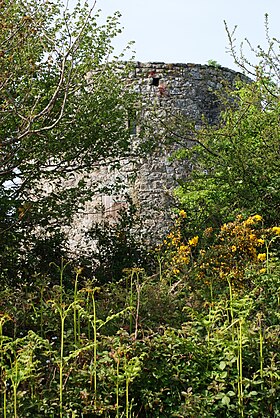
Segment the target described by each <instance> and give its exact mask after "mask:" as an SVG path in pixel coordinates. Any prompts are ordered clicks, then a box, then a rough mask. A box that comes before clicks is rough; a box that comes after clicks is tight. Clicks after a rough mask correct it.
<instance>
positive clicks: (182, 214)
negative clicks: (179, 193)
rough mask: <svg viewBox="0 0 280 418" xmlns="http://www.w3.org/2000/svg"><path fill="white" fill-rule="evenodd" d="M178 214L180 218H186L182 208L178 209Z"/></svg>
mask: <svg viewBox="0 0 280 418" xmlns="http://www.w3.org/2000/svg"><path fill="white" fill-rule="evenodd" d="M179 216H180V217H181V218H186V217H187V214H186V212H185V211H184V210H183V209H182V210H180V212H179Z"/></svg>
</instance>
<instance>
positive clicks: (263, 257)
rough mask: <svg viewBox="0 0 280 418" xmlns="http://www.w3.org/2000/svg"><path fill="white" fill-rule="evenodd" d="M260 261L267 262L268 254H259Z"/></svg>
mask: <svg viewBox="0 0 280 418" xmlns="http://www.w3.org/2000/svg"><path fill="white" fill-rule="evenodd" d="M258 260H260V261H265V260H266V254H265V253H260V254H258Z"/></svg>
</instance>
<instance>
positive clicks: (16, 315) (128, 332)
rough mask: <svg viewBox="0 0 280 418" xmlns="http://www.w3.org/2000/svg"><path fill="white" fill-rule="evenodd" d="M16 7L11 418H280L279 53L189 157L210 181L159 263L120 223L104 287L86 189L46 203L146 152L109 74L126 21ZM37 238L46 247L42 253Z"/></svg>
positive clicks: (7, 361)
mask: <svg viewBox="0 0 280 418" xmlns="http://www.w3.org/2000/svg"><path fill="white" fill-rule="evenodd" d="M1 8H2V9H3V13H2V14H1V17H0V19H1V24H2V27H3V35H2V34H1V35H0V41H1V42H0V44H1V51H0V60H1V65H2V68H4V69H5V71H3V74H2V79H1V86H0V94H1V104H0V106H1V143H2V147H1V157H2V163H1V164H2V165H1V173H0V175H1V177H0V178H1V214H0V215H1V220H0V221H1V236H0V244H1V283H2V286H1V291H0V364H1V371H0V400H1V403H0V414H1V416H3V417H4V418H10V417H13V418H17V417H22V418H28V417H33V418H42V417H48V418H52V417H53V418H56V417H59V418H66V417H69V418H70V417H71V418H74V417H81V418H82V417H84V418H89V417H98V416H101V417H104V418H106V417H107V418H109V417H110V418H111V417H112V418H113V417H117V418H121V417H123V418H124V417H125V418H132V417H135V418H136V417H139V418H140V417H143V418H149V417H150V418H156V417H158V418H163V417H166V418H170V417H177V418H183V417H186V418H187V417H188V418H189V417H197V416H198V417H206V418H209V417H221V418H222V417H256V418H259V417H264V418H266V417H280V390H279V385H280V372H279V370H280V345H279V332H280V322H279V320H280V291H279V289H280V263H279V240H280V226H279V222H280V219H279V187H278V186H279V137H280V136H279V133H280V132H279V103H278V98H279V88H278V81H277V75H278V69H279V56H278V55H277V52H276V51H275V49H274V44H276V47H278V42H277V41H275V40H272V41H270V40H269V48H268V52H267V53H266V52H265V51H263V50H259V51H258V54H259V58H260V63H259V65H258V66H257V67H256V71H257V77H258V78H257V80H255V81H252V83H250V84H247V85H238V86H237V89H236V91H234V92H231V93H229V95H228V102H227V106H226V107H225V109H226V110H225V112H224V113H223V114H222V115H221V120H220V125H219V126H214V127H205V128H203V129H201V130H200V131H198V132H193V134H194V135H196V136H195V138H196V141H195V142H196V145H195V146H194V147H193V148H191V149H187V150H182V151H181V157H182V155H184V156H187V158H189V159H193V164H194V165H195V169H194V171H193V173H192V174H191V178H190V181H189V182H188V183H187V184H185V185H184V184H182V186H181V187H180V189H179V190H178V191H177V195H178V197H179V199H180V204H179V205H180V208H179V209H178V211H177V212H178V213H177V217H176V220H175V222H174V226H173V229H172V230H171V231H170V232H169V234H168V235H167V236H166V237H165V239H164V240H163V242H162V243H161V244H160V245H158V246H157V248H155V249H154V251H151V252H150V254H149V257H148V256H147V251H146V252H145V257H143V256H142V253H140V252H139V251H138V249H137V248H134V246H135V242H134V237H133V236H132V235H131V234H130V233H131V230H130V228H127V223H126V222H124V223H123V224H122V223H120V225H119V226H118V227H116V228H115V229H112V230H111V231H110V234H109V236H107V237H106V239H105V238H104V241H103V242H102V241H100V251H99V255H100V270H99V271H98V272H97V277H93V276H92V275H91V274H89V270H87V263H86V262H85V263H84V265H82V264H81V265H80V266H75V263H74V262H72V263H70V262H69V261H68V260H67V259H66V254H64V253H63V237H61V235H60V232H59V228H58V227H59V226H60V225H62V224H63V222H64V220H65V219H66V218H67V217H69V222H70V221H71V213H70V212H68V211H67V210H66V209H67V208H68V207H69V202H80V197H81V200H83V199H86V198H85V195H84V193H85V192H84V190H83V187H82V186H86V184H79V185H78V189H79V190H76V189H75V190H72V189H71V190H68V191H67V198H66V195H64V194H63V195H61V196H60V197H59V196H58V195H56V194H53V193H51V195H44V194H40V193H39V191H40V188H39V187H37V186H38V185H39V181H40V179H41V177H45V176H47V175H48V176H50V177H49V179H50V181H54V182H55V181H56V180H57V179H59V180H58V181H61V178H62V177H63V176H64V175H65V176H66V174H67V167H71V169H73V168H75V169H76V170H78V172H79V169H80V170H87V169H89V167H90V166H91V164H92V163H101V162H102V161H103V160H105V159H106V157H107V156H108V154H109V155H110V156H111V157H112V156H113V157H114V158H118V157H119V155H123V153H126V152H129V147H130V143H129V141H130V140H129V132H127V131H126V130H125V129H124V117H125V112H126V109H127V106H126V105H127V104H129V106H130V105H131V101H130V100H131V98H130V97H127V96H126V97H124V96H123V93H122V89H121V84H118V83H117V82H116V81H120V80H119V79H118V80H116V78H115V77H117V75H116V74H115V71H114V68H112V67H111V66H110V65H109V64H106V65H105V66H104V59H105V57H107V53H108V52H110V51H111V47H110V40H111V37H112V36H114V35H115V33H116V26H115V25H116V21H115V19H113V20H109V22H108V25H109V26H105V27H102V28H98V27H97V26H96V22H95V20H94V19H93V20H91V17H90V16H91V14H90V13H89V10H88V8H87V7H86V6H85V8H83V7H81V5H78V7H77V9H76V11H75V12H74V20H73V21H71V19H70V16H69V14H68V12H65V13H66V14H64V16H63V17H61V15H60V14H59V9H57V6H56V5H54V4H53V3H45V2H44V3H40V4H39V3H38V2H33V1H27V2H21V1H14V2H13V3H11V4H10V2H9V3H7V2H5V1H4V2H2V3H1ZM78 16H80V17H78ZM76 18H77V20H76V26H75V25H74V27H73V26H72V24H74V23H73V22H74V21H75V19H76ZM71 22H72V23H71ZM85 22H86V24H85ZM70 33H71V34H72V35H71V36H70V38H69V35H70ZM58 34H59V36H58ZM92 35H94V36H93V37H92ZM229 36H230V41H231V47H232V52H233V54H234V57H235V59H236V60H237V56H236V55H235V49H234V44H233V43H232V36H231V35H230V34H229ZM268 39H269V38H268ZM54 40H57V42H58V44H56V43H55V42H54ZM8 41H9V43H8ZM65 42H66V44H65ZM69 42H70V43H69ZM95 42H96V44H95ZM107 42H108V43H107ZM23 46H24V47H25V49H24V51H23ZM93 51H94V53H93ZM72 52H75V54H73V55H72ZM47 53H48V54H49V55H48V54H47ZM46 54H47V55H46ZM52 54H54V55H55V57H53V56H52ZM47 56H48V57H49V58H48V59H47V61H45V60H46V57H47ZM105 61H106V60H105ZM93 64H95V67H94V69H96V70H98V71H97V74H98V76H97V78H95V74H93V80H94V82H95V83H93V85H92V90H91V89H90V90H88V79H85V77H84V76H85V74H87V71H88V70H89V69H91V70H92V65H93ZM247 64H248V63H247ZM241 65H242V66H243V68H244V66H245V65H246V62H244V60H242V61H241ZM33 67H34V68H33ZM35 67H36V68H35ZM100 68H102V72H101V73H100ZM250 68H251V67H250ZM251 69H252V68H251ZM103 70H104V71H105V73H104V77H103ZM107 71H108V72H107ZM273 71H274V73H273ZM72 77H73V78H72ZM16 92H17V93H16ZM132 103H133V102H132ZM62 109H63V113H61V110H62ZM112 109H114V112H112ZM123 112H124V113H123ZM109 114H110V118H109V119H108V117H109V116H108V115H109ZM114 117H115V119H114ZM112 118H113V119H112ZM108 120H109V122H110V123H109V124H108V125H106V123H105V122H106V121H108ZM89 122H90V123H89ZM180 129H181V130H183V129H184V125H182V126H181V127H180ZM108 144H110V146H108ZM111 148H112V149H111ZM111 152H113V154H111ZM80 157H81V158H80ZM58 161H59V162H61V161H64V163H65V164H64V163H63V166H60V163H58ZM53 164H54V167H53ZM76 164H77V166H76ZM51 167H53V170H52V168H51ZM60 168H61V169H60ZM85 189H86V187H85ZM29 190H33V193H35V191H38V196H37V200H34V201H32V202H31V203H32V204H31V203H30V195H29ZM63 199H65V201H64V200H63ZM62 203H63V204H62ZM64 203H65V205H64ZM80 203H82V202H80ZM64 209H65V211H64ZM75 209H76V206H75V205H74V206H73V207H71V212H72V210H73V211H75ZM55 214H57V216H55ZM37 216H38V217H37ZM52 219H53V220H54V221H52ZM124 221H125V220H124ZM53 222H54V223H53ZM34 226H35V227H38V228H41V227H42V226H43V227H46V230H45V231H46V232H45V235H44V237H43V238H40V239H39V236H38V235H36V234H34V235H33V236H32V237H31V238H32V239H29V238H27V234H28V233H30V231H32V230H33V229H34ZM50 232H51V233H50ZM94 232H97V233H99V235H100V231H92V233H94ZM49 233H50V234H49ZM50 241H51V242H52V248H53V250H51V251H50V250H49V245H50ZM106 246H108V250H107V251H106ZM126 247H127V248H126ZM125 249H126V250H125ZM124 250H125V251H124ZM134 250H135V251H134ZM123 251H124V252H123ZM63 255H64V256H65V257H63ZM133 257H135V258H134V259H133ZM120 258H122V260H119V259H120ZM116 262H118V264H117V265H116ZM133 263H135V265H133ZM140 263H142V264H140ZM125 267H126V268H125ZM106 275H107V280H106V277H105V276H106Z"/></svg>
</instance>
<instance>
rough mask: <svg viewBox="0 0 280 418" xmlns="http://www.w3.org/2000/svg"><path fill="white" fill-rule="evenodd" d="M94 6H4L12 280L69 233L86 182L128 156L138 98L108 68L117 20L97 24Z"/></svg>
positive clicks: (3, 121) (5, 178)
mask: <svg viewBox="0 0 280 418" xmlns="http://www.w3.org/2000/svg"><path fill="white" fill-rule="evenodd" d="M95 3H96V2H94V4H93V6H92V7H91V6H89V5H88V4H87V3H84V4H83V3H82V2H81V1H79V2H78V3H77V5H76V7H75V9H74V10H73V12H71V13H70V11H69V10H68V9H67V8H65V7H64V6H63V4H62V3H61V2H60V1H58V2H57V1H56V2H50V1H48V0H15V1H12V2H10V1H5V0H2V1H1V2H0V8H1V14H0V25H1V33H0V66H1V75H0V142H1V150H0V152H1V166H0V197H1V209H0V234H1V235H0V236H1V238H0V246H1V259H0V264H1V270H2V272H3V271H4V270H5V269H6V270H7V272H8V271H10V273H9V274H14V272H15V271H16V268H15V265H16V264H17V263H18V262H19V260H20V259H21V260H22V258H21V257H19V253H20V252H24V253H26V254H29V256H30V257H31V258H32V257H33V262H35V264H36V262H40V258H42V256H46V248H48V247H49V242H48V241H49V239H52V240H54V241H56V243H58V242H60V241H61V239H63V238H62V237H61V229H60V227H61V225H67V224H70V222H71V220H72V217H73V213H75V212H76V210H77V209H78V207H79V206H80V205H81V204H83V203H84V202H85V201H86V200H87V199H89V198H90V197H91V195H92V194H93V193H94V192H95V188H94V187H93V186H92V187H88V183H87V181H86V175H87V173H89V171H91V170H92V169H93V168H95V167H99V166H100V165H102V164H105V163H106V161H108V158H110V160H111V161H112V162H114V161H115V162H116V163H117V162H118V161H119V158H120V156H125V155H128V154H129V152H130V136H129V131H128V129H127V128H126V119H127V112H128V109H130V110H131V108H132V107H133V106H134V104H133V96H132V95H131V94H130V93H128V91H127V89H126V88H125V86H124V82H123V81H122V80H123V76H124V74H125V73H126V68H125V66H123V69H122V70H121V67H120V65H119V64H118V62H117V60H116V59H112V58H110V62H109V57H111V55H112V52H113V48H112V44H111V41H112V39H113V38H114V37H115V36H116V35H117V34H118V33H119V32H120V30H119V27H118V14H115V15H114V16H112V17H109V18H108V19H107V22H106V24H104V25H99V24H98V13H95ZM69 173H72V174H71V175H72V176H73V173H74V178H75V181H74V182H68V183H67V181H66V180H67V179H68V178H69V175H70V174H69ZM77 175H78V176H77ZM63 179H65V180H63ZM41 227H44V236H43V238H42V241H43V242H42V244H43V247H42V246H41V245H40V242H39V241H40V240H39V238H38V231H39V229H40V228H41ZM38 228H39V229H38ZM32 242H33V243H34V242H35V244H36V247H37V254H36V252H35V254H34V253H33V254H32V252H30V249H31V247H32V245H33V244H32ZM58 248H59V246H57V245H56V249H55V252H57V251H58ZM26 249H27V251H26ZM58 252H59V251H58ZM40 253H41V254H40ZM59 253H60V252H59ZM39 254H40V255H39ZM60 255H61V253H60ZM30 257H29V258H30ZM51 257H52V254H51ZM29 261H30V260H29ZM10 267H13V268H12V269H10ZM28 269H29V271H30V270H32V267H31V265H29V266H28ZM7 272H6V273H7ZM6 273H5V274H6ZM7 274H8V273H7Z"/></svg>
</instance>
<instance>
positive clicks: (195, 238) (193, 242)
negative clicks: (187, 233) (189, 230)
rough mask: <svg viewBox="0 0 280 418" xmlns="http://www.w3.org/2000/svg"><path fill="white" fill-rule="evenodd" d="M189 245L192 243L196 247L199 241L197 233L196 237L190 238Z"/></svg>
mask: <svg viewBox="0 0 280 418" xmlns="http://www.w3.org/2000/svg"><path fill="white" fill-rule="evenodd" d="M188 242H189V245H192V246H193V247H195V246H196V245H197V243H198V236H197V235H196V236H195V237H193V238H191V239H189V241H188Z"/></svg>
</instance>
